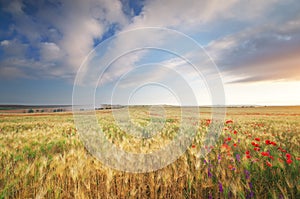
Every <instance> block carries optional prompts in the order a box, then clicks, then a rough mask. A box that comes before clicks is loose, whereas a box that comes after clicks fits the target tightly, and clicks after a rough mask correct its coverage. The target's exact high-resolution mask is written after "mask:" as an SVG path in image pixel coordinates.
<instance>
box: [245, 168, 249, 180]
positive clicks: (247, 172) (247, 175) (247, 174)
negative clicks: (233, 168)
mask: <svg viewBox="0 0 300 199" xmlns="http://www.w3.org/2000/svg"><path fill="white" fill-rule="evenodd" d="M245 175H246V179H249V178H250V172H249V171H248V170H246V169H245Z"/></svg>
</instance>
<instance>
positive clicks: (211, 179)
mask: <svg viewBox="0 0 300 199" xmlns="http://www.w3.org/2000/svg"><path fill="white" fill-rule="evenodd" d="M164 110H165V120H164V125H163V128H161V129H160V132H158V133H157V134H156V135H155V136H154V138H152V139H142V140H141V139H138V138H135V137H133V136H132V135H128V134H127V133H126V132H125V131H123V130H122V129H120V128H119V127H118V126H117V124H116V123H115V122H114V117H113V114H112V110H98V111H97V114H96V116H97V120H98V122H99V124H100V126H101V128H102V130H103V133H104V134H105V136H106V137H107V138H108V140H109V141H110V142H111V143H113V144H115V145H116V146H118V147H119V148H122V149H123V150H127V151H130V152H135V153H141V152H149V151H151V150H156V149H158V148H159V147H160V146H162V145H165V144H168V142H169V141H170V140H172V139H173V138H174V136H175V135H176V132H177V131H178V129H179V127H178V126H179V124H180V108H179V107H164ZM130 111H131V112H132V116H133V120H134V122H135V123H136V124H138V125H141V126H145V125H147V124H148V123H149V121H151V117H153V115H151V114H149V108H148V107H146V106H143V107H132V108H131V110H130ZM200 113H201V114H200V119H199V121H198V123H197V134H196V135H195V137H194V138H193V141H192V144H191V145H190V146H189V147H188V148H187V150H186V151H185V153H184V154H183V155H182V156H180V157H179V158H178V159H177V160H176V161H175V162H173V163H172V164H170V165H168V166H166V167H164V168H162V169H159V170H157V171H153V172H147V173H130V172H124V171H118V170H115V169H112V168H109V167H107V166H106V165H104V164H103V163H101V162H100V161H99V160H97V159H96V158H95V157H93V156H92V155H91V154H90V153H89V152H88V151H87V149H86V148H85V147H84V145H83V143H82V142H81V140H80V139H79V135H78V132H77V130H76V126H75V124H74V120H73V115H72V113H70V112H69V113H68V112H64V113H28V114H15V113H10V114H9V113H0V154H1V155H0V198H300V177H299V168H300V167H299V165H300V144H299V143H300V107H255V108H254V107H252V108H251V107H249V108H241V107H240V108H227V114H226V119H225V120H224V127H223V129H222V134H221V136H220V137H219V139H218V140H217V142H216V144H215V145H214V146H210V147H209V150H210V152H209V153H208V155H207V156H205V157H201V156H199V155H198V154H199V150H201V148H202V147H203V142H202V141H203V136H204V135H205V133H206V132H207V129H208V127H209V126H210V125H211V122H212V121H211V109H210V108H200ZM170 153H172V151H170Z"/></svg>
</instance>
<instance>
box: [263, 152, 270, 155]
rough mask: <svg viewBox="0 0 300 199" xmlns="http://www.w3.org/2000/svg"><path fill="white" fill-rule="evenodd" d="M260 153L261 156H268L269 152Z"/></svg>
mask: <svg viewBox="0 0 300 199" xmlns="http://www.w3.org/2000/svg"><path fill="white" fill-rule="evenodd" d="M261 155H262V156H269V153H268V152H261Z"/></svg>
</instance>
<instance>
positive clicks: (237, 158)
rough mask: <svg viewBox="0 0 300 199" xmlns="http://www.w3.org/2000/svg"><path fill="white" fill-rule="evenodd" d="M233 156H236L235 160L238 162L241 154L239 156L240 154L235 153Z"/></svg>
mask: <svg viewBox="0 0 300 199" xmlns="http://www.w3.org/2000/svg"><path fill="white" fill-rule="evenodd" d="M235 158H236V160H237V161H238V162H240V161H241V156H240V154H236V155H235Z"/></svg>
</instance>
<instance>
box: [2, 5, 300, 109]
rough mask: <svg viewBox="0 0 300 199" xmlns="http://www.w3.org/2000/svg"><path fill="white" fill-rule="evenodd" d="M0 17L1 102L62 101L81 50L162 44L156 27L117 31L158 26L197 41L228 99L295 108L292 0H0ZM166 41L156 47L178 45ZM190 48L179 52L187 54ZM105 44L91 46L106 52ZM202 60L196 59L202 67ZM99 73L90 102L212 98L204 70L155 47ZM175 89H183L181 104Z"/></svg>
mask: <svg viewBox="0 0 300 199" xmlns="http://www.w3.org/2000/svg"><path fill="white" fill-rule="evenodd" d="M0 18H1V21H0V93H1V95H0V104H71V103H72V91H73V85H74V81H75V78H76V75H77V76H78V70H79V67H80V65H81V64H82V63H83V61H84V60H85V58H86V57H87V55H88V54H89V53H90V51H92V50H93V49H95V48H97V46H98V45H99V44H100V45H101V44H102V43H103V41H105V40H107V39H109V38H111V37H112V36H115V40H116V41H117V43H116V44H115V45H114V46H110V47H113V50H114V51H112V52H114V53H112V54H110V56H118V53H117V52H121V49H123V48H124V46H126V47H130V46H131V47H134V46H140V45H144V44H145V43H147V42H148V43H149V44H154V43H159V44H158V45H162V43H165V42H166V41H168V39H169V40H170V38H168V37H167V36H166V35H163V34H162V35H157V36H153V35H151V34H150V33H149V34H147V33H144V34H143V35H136V37H130V38H128V39H123V40H122V39H120V38H119V37H118V35H119V33H122V32H124V31H132V30H135V29H137V28H145V27H160V28H168V29H172V30H176V31H179V32H182V33H184V34H186V35H187V36H189V37H190V38H192V39H194V40H195V41H196V42H198V43H199V44H200V45H202V46H203V47H204V49H205V50H206V52H207V53H208V55H209V56H210V58H212V60H213V61H214V62H215V64H216V65H217V68H218V70H219V74H218V75H219V76H220V78H221V79H222V81H223V86H224V92H225V96H226V103H227V104H258V105H300V92H299V91H300V56H299V52H300V4H299V2H298V1H297V0H286V1H280V0H269V1H264V2H263V1H260V0H253V1H237V0H229V1H226V2H222V3H221V2H220V1H217V0H210V1H198V0H194V1H192V0H191V1H179V0H178V1H177V0H173V1H171V0H153V1H147V0H145V1H128V0H122V1H114V0H87V1H79V0H64V1H56V0H48V1H34V0H26V1H25V0H23V1H22V0H0ZM168 42H169V43H168ZM168 42H166V44H164V45H165V47H166V46H168V45H169V44H171V43H172V42H173V43H174V44H177V45H179V46H180V45H184V42H182V43H180V40H176V39H174V40H173V41H172V40H171V41H168ZM193 50H194V49H191V52H186V55H188V54H189V55H191V57H193V58H194V59H196V57H195V56H196V55H195V54H194V55H193ZM104 51H105V49H104ZM104 51H103V50H102V51H101V52H100V51H99V52H98V53H100V54H101V55H102V54H103V56H104V55H105V54H106V53H107V52H110V51H109V50H107V52H104ZM197 56H199V54H197ZM201 56H202V55H201ZM203 60H205V59H201V60H200V59H199V62H197V64H198V65H201V66H202V65H205V64H207V63H206V62H204V61H203ZM205 66H206V67H208V66H211V64H210V65H205ZM99 67H100V68H101V67H103V66H101V65H100V66H99ZM95 74H96V73H95ZM126 74H127V75H126ZM204 74H205V72H204ZM102 78H103V79H102V80H101V81H102V83H101V84H99V85H97V86H98V87H97V90H96V91H97V92H96V94H95V100H96V103H99V104H100V103H110V102H111V101H113V102H115V103H121V104H126V103H132V104H193V103H194V102H195V100H192V99H191V100H189V98H193V97H195V98H196V102H197V104H199V105H204V104H211V101H212V99H211V98H212V95H211V91H210V90H209V88H207V82H205V77H204V78H202V79H201V78H199V77H198V76H197V75H196V72H195V71H194V70H193V69H191V66H190V65H189V64H187V63H186V62H183V60H182V59H180V58H179V57H178V56H175V55H174V54H171V53H168V52H163V51H159V50H149V49H148V50H145V49H143V50H138V51H134V52H131V53H128V54H126V55H124V56H122V57H120V58H119V59H117V60H116V62H115V63H114V64H112V65H111V66H110V67H109V68H108V70H107V71H106V72H105V74H104V76H103V77H102ZM124 78H125V79H124ZM126 78H127V79H126ZM121 80H122V81H121ZM183 80H184V82H183ZM181 81H182V82H181ZM147 82H148V83H147ZM180 82H181V83H180ZM185 83H187V84H188V86H189V88H190V90H189V89H187V87H186V86H187V85H185ZM114 88H115V90H114ZM116 88H118V89H119V90H116ZM167 88H174V89H173V91H174V93H173V94H172V92H170V89H169V90H168V89H167ZM171 90H172V89H171ZM113 91H114V92H115V93H113ZM175 91H176V92H175ZM191 92H192V93H191ZM215 92H216V91H215ZM175 95H178V96H180V95H183V96H184V97H185V98H186V99H187V101H186V103H182V102H181V103H180V102H178V101H176V96H175ZM112 96H114V98H113V99H112ZM128 96H131V98H130V99H128ZM143 96H144V97H143Z"/></svg>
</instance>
